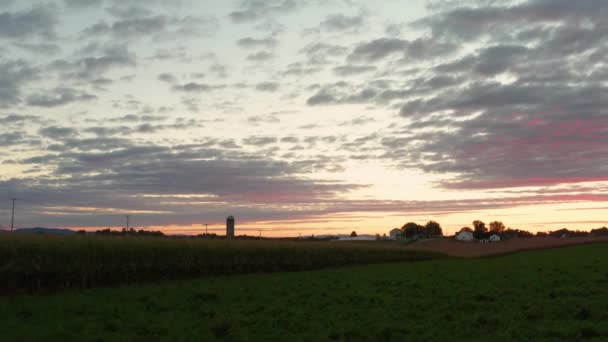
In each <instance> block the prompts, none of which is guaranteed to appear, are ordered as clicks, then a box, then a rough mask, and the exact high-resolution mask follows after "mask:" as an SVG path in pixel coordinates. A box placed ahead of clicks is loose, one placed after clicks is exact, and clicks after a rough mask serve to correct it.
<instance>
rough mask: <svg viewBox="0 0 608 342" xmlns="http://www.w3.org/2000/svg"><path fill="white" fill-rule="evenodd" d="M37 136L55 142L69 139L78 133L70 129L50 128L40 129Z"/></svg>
mask: <svg viewBox="0 0 608 342" xmlns="http://www.w3.org/2000/svg"><path fill="white" fill-rule="evenodd" d="M38 134H40V135H42V136H43V137H47V138H51V139H55V140H64V139H67V138H71V137H74V136H76V135H78V131H77V130H76V129H74V128H71V127H57V126H51V127H45V128H41V129H40V130H39V131H38Z"/></svg>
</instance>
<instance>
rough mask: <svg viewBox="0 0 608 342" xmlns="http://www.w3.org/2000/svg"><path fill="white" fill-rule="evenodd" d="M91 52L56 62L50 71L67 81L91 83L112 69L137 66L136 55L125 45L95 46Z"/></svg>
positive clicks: (52, 64) (51, 65)
mask: <svg viewBox="0 0 608 342" xmlns="http://www.w3.org/2000/svg"><path fill="white" fill-rule="evenodd" d="M90 50H91V51H87V52H86V54H85V55H84V56H76V57H75V58H72V59H58V60H55V61H53V62H52V63H51V64H50V66H49V68H48V69H49V71H56V72H58V73H59V74H60V75H61V77H63V78H65V79H73V80H89V81H91V80H95V79H99V78H103V75H104V74H105V73H107V72H109V71H110V70H112V69H115V68H125V67H134V66H136V65H137V57H136V55H135V54H133V53H131V52H130V51H129V49H128V47H127V45H125V44H111V45H105V46H97V45H93V46H91V48H90Z"/></svg>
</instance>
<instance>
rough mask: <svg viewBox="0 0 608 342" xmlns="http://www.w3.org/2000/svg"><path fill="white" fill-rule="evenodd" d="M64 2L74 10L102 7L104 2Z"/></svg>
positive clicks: (83, 0) (74, 0)
mask: <svg viewBox="0 0 608 342" xmlns="http://www.w3.org/2000/svg"><path fill="white" fill-rule="evenodd" d="M63 2H64V3H65V5H66V6H67V7H69V8H72V9H86V8H91V7H100V6H101V5H102V4H103V0H63Z"/></svg>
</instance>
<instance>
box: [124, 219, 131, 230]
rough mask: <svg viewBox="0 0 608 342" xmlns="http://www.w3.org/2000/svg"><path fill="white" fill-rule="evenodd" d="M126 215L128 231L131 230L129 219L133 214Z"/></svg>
mask: <svg viewBox="0 0 608 342" xmlns="http://www.w3.org/2000/svg"><path fill="white" fill-rule="evenodd" d="M125 217H126V218H127V232H128V231H129V219H130V218H131V215H125Z"/></svg>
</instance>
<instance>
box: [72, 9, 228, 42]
mask: <svg viewBox="0 0 608 342" xmlns="http://www.w3.org/2000/svg"><path fill="white" fill-rule="evenodd" d="M218 28H219V23H218V21H217V19H216V18H214V17H203V16H184V17H170V16H167V15H155V16H152V15H149V14H148V13H147V15H145V16H132V15H130V16H128V17H124V18H122V19H120V20H117V21H115V22H113V23H111V24H108V23H107V22H105V21H100V22H98V23H96V24H93V25H91V26H89V27H88V28H86V29H85V30H84V31H83V35H84V36H85V37H96V36H103V35H111V36H112V37H113V38H114V39H115V40H125V39H127V40H129V39H130V40H133V39H135V40H137V39H143V38H147V37H151V38H152V39H155V40H163V39H174V38H180V39H183V38H185V37H188V36H197V37H201V36H210V35H212V34H213V33H214V32H215V31H217V29H218Z"/></svg>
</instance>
